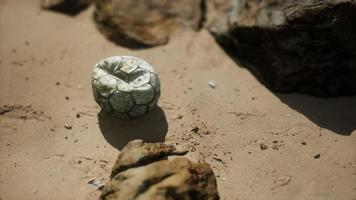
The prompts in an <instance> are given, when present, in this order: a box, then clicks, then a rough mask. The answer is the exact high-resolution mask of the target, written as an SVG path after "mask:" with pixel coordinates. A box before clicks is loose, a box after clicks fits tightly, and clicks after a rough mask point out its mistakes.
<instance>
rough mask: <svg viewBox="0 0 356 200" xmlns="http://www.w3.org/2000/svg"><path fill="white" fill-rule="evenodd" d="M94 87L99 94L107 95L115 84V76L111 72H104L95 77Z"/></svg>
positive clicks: (113, 88)
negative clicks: (95, 83)
mask: <svg viewBox="0 0 356 200" xmlns="http://www.w3.org/2000/svg"><path fill="white" fill-rule="evenodd" d="M97 83H98V84H97V85H96V88H97V89H98V91H99V93H100V94H101V96H104V97H109V96H110V95H111V94H112V93H113V92H114V91H115V90H116V85H117V80H116V78H115V77H114V76H113V75H111V74H104V75H102V76H100V77H99V78H98V79H97Z"/></svg>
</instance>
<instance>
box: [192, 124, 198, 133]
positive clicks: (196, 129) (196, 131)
mask: <svg viewBox="0 0 356 200" xmlns="http://www.w3.org/2000/svg"><path fill="white" fill-rule="evenodd" d="M191 131H192V132H193V133H198V131H199V127H197V126H196V127H194V128H193V129H192V130H191Z"/></svg>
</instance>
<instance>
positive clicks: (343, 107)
mask: <svg viewBox="0 0 356 200" xmlns="http://www.w3.org/2000/svg"><path fill="white" fill-rule="evenodd" d="M276 96H277V97H278V98H279V99H280V100H281V101H282V102H283V103H285V104H287V105H288V106H289V107H290V108H292V109H294V110H296V111H298V112H300V113H301V114H303V115H304V116H305V117H307V118H308V119H310V120H311V121H312V122H314V123H315V124H317V125H318V126H319V127H321V128H325V129H328V130H330V131H333V132H334V133H336V134H340V135H350V134H351V133H352V132H353V131H354V130H356V96H353V97H339V98H321V97H313V96H308V95H301V94H276Z"/></svg>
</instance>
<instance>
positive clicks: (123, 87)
mask: <svg viewBox="0 0 356 200" xmlns="http://www.w3.org/2000/svg"><path fill="white" fill-rule="evenodd" d="M116 88H117V90H119V91H122V92H130V91H131V90H133V88H134V87H133V86H132V85H131V84H129V83H127V82H125V81H122V80H118V81H117V86H116Z"/></svg>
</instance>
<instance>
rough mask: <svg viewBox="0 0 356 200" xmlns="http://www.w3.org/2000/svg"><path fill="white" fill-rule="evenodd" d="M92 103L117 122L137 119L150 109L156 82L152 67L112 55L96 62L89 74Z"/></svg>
mask: <svg viewBox="0 0 356 200" xmlns="http://www.w3.org/2000/svg"><path fill="white" fill-rule="evenodd" d="M91 83H92V87H93V93H94V98H95V101H96V102H97V103H98V104H99V105H100V107H101V108H102V109H103V110H104V111H106V112H108V113H111V114H112V115H114V116H117V117H118V118H121V119H133V118H137V117H141V116H143V115H145V114H146V113H148V112H149V111H151V110H152V109H154V108H155V107H156V105H157V102H158V99H159V96H160V81H159V78H158V75H157V74H156V72H155V70H154V69H153V67H152V66H151V65H150V64H148V63H147V62H146V61H144V60H143V59H140V58H136V57H132V56H114V57H109V58H106V59H104V60H101V61H100V62H98V63H97V64H96V65H95V67H94V70H93V74H92V80H91Z"/></svg>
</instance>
